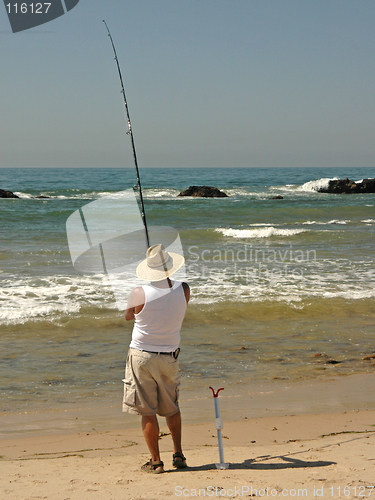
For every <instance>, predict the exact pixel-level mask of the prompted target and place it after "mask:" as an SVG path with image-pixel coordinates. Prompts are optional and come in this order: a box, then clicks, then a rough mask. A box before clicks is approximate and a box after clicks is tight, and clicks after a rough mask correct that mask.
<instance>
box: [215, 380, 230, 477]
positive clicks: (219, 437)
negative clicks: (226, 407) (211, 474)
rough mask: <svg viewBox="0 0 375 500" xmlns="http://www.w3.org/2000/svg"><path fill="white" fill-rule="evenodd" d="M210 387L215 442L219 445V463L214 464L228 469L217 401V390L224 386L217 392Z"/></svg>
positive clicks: (218, 467)
mask: <svg viewBox="0 0 375 500" xmlns="http://www.w3.org/2000/svg"><path fill="white" fill-rule="evenodd" d="M210 389H211V391H212V394H213V397H214V403H215V426H216V431H217V442H218V445H219V457H220V463H219V464H215V465H216V468H217V469H228V468H229V464H228V463H225V462H224V450H223V436H222V435H221V430H222V428H223V420H222V419H221V418H220V410H219V401H218V396H219V392H220V391H223V390H224V388H223V387H222V388H221V389H218V390H217V392H215V391H214V390H213V388H212V387H211V386H210Z"/></svg>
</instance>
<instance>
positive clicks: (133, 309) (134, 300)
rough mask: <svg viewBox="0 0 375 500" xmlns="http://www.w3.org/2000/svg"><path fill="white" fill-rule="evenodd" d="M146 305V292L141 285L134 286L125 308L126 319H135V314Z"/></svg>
mask: <svg viewBox="0 0 375 500" xmlns="http://www.w3.org/2000/svg"><path fill="white" fill-rule="evenodd" d="M144 305H145V292H144V291H143V288H142V287H141V286H137V287H136V288H134V289H133V290H132V291H131V293H130V296H129V301H128V304H127V308H126V310H125V319H126V321H131V320H133V319H135V314H139V313H140V312H141V311H142V309H143V306H144Z"/></svg>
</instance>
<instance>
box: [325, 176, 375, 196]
mask: <svg viewBox="0 0 375 500" xmlns="http://www.w3.org/2000/svg"><path fill="white" fill-rule="evenodd" d="M318 192H319V193H333V194H351V193H375V179H363V181H362V182H354V181H352V180H351V179H348V178H346V179H337V180H331V181H329V183H328V186H327V187H324V188H320V189H318Z"/></svg>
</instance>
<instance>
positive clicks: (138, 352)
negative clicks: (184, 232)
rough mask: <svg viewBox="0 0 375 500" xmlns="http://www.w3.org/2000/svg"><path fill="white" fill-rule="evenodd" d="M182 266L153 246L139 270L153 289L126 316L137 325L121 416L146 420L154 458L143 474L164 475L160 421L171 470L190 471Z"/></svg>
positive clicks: (134, 300) (136, 294)
mask: <svg viewBox="0 0 375 500" xmlns="http://www.w3.org/2000/svg"><path fill="white" fill-rule="evenodd" d="M184 262H185V259H184V257H182V256H181V255H178V254H176V253H172V252H169V253H168V252H167V251H166V250H165V248H164V246H163V245H160V244H159V245H154V246H151V247H150V248H149V249H148V250H147V252H146V259H145V260H144V261H142V262H141V263H140V264H139V265H138V267H137V270H136V272H137V276H138V277H139V278H141V279H142V280H145V281H148V282H149V284H147V285H143V286H139V287H136V288H134V289H133V290H132V292H131V293H130V297H129V301H128V304H127V309H126V311H125V319H126V320H127V321H130V320H134V327H133V333H132V341H131V343H130V346H129V352H128V357H127V361H126V369H125V379H124V399H123V411H124V412H129V413H135V414H137V415H141V416H142V430H143V434H144V437H145V440H146V443H147V446H148V448H149V450H150V453H151V459H150V460H149V461H148V462H147V463H146V464H144V465H143V466H142V470H144V471H146V472H151V473H154V474H160V473H161V472H164V464H163V462H162V461H161V459H160V452H159V423H158V419H157V416H156V415H160V416H163V417H165V418H166V423H167V426H168V428H169V430H170V432H171V436H172V440H173V462H172V463H173V466H174V467H176V468H179V469H182V468H185V467H187V464H186V458H185V457H184V455H183V453H182V447H181V414H180V410H179V405H178V392H179V385H180V377H179V362H178V355H179V352H180V349H179V344H180V329H181V325H182V321H183V319H184V316H185V312H186V308H187V303H188V302H189V298H190V289H189V285H188V284H187V283H181V282H178V281H171V279H170V276H172V275H173V274H174V273H176V272H177V271H178V270H179V269H180V268H181V267H182V266H183V264H184Z"/></svg>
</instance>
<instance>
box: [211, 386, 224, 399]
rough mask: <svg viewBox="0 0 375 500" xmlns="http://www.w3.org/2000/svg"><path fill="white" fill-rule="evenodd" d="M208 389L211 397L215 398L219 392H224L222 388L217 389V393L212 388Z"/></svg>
mask: <svg viewBox="0 0 375 500" xmlns="http://www.w3.org/2000/svg"><path fill="white" fill-rule="evenodd" d="M209 389H211V391H212V395H213V397H214V398H217V397H218V395H219V392H220V391H223V390H224V387H221V388H220V389H218V390H217V392H215V391H214V389H213V387H211V386H210V387H209Z"/></svg>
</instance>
